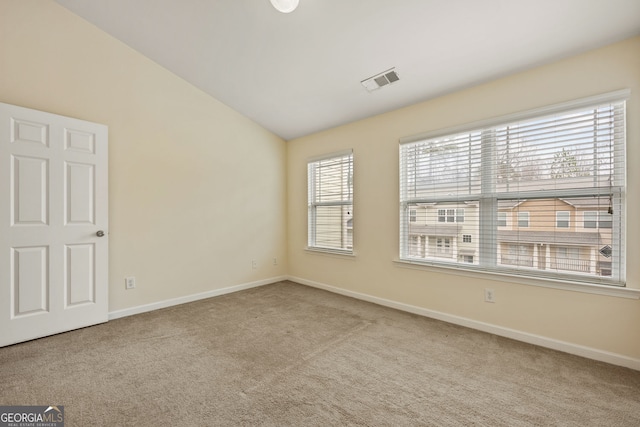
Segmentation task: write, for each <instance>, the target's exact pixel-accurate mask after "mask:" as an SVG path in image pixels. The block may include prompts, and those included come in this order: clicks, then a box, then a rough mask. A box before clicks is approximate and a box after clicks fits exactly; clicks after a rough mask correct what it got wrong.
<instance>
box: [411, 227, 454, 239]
mask: <svg viewBox="0 0 640 427" xmlns="http://www.w3.org/2000/svg"><path fill="white" fill-rule="evenodd" d="M461 230H462V227H461V226H459V225H449V224H437V225H413V224H410V225H409V235H422V236H435V237H453V236H457V235H458V234H460V231H461Z"/></svg>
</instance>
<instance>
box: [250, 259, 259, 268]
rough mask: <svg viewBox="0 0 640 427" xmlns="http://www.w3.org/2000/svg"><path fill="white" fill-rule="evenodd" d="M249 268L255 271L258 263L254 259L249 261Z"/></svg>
mask: <svg viewBox="0 0 640 427" xmlns="http://www.w3.org/2000/svg"><path fill="white" fill-rule="evenodd" d="M251 268H253V269H256V268H258V261H256V260H255V259H252V260H251Z"/></svg>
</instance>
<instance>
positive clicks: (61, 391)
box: [0, 282, 640, 426]
mask: <svg viewBox="0 0 640 427" xmlns="http://www.w3.org/2000/svg"><path fill="white" fill-rule="evenodd" d="M0 404H2V405H9V404H13V405H53V404H57V405H64V407H65V416H66V425H67V426H254V425H265V426H331V425H333V426H342V425H354V426H414V425H424V426H467V425H477V426H551V425H554V426H555V425H560V426H640V372H637V371H633V370H629V369H625V368H620V367H616V366H611V365H607V364H604V363H600V362H594V361H591V360H587V359H583V358H579V357H575V356H571V355H567V354H563V353H559V352H555V351H552V350H547V349H543V348H539V347H535V346H532V345H528V344H523V343H519V342H516V341H511V340H508V339H504V338H500V337H496V336H493V335H489V334H485V333H482V332H477V331H473V330H469V329H466V328H462V327H458V326H454V325H450V324H447V323H443V322H439V321H435V320H431V319H427V318H423V317H419V316H415V315H411V314H407V313H403V312H399V311H395V310H392V309H388V308H384V307H379V306H376V305H373V304H369V303H366V302H362V301H358V300H353V299H350V298H347V297H343V296H340V295H334V294H331V293H328V292H324V291H321V290H317V289H313V288H308V287H305V286H301V285H297V284H294V283H291V282H283V283H277V284H274V285H269V286H264V287H260V288H255V289H251V290H248V291H243V292H238V293H235V294H231V295H225V296H221V297H217V298H211V299H208V300H204V301H199V302H195V303H191V304H185V305H182V306H178V307H173V308H169V309H164V310H158V311H155V312H151V313H146V314H142V315H138V316H132V317H128V318H124V319H118V320H114V321H111V322H109V323H106V324H103V325H99V326H94V327H91V328H86V329H82V330H77V331H73V332H68V333H64V334H60V335H57V336H53V337H48V338H43V339H40V340H36V341H31V342H28V343H23V344H18V345H14V346H11V347H6V348H2V349H0Z"/></svg>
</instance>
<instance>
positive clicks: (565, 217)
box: [556, 211, 570, 228]
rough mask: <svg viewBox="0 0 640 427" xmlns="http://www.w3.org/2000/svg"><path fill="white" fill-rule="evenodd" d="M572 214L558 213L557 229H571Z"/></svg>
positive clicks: (566, 212)
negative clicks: (570, 219)
mask: <svg viewBox="0 0 640 427" xmlns="http://www.w3.org/2000/svg"><path fill="white" fill-rule="evenodd" d="M569 218H570V213H569V212H568V211H556V227H557V228H569Z"/></svg>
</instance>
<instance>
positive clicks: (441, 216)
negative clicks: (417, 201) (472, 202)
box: [438, 209, 447, 222]
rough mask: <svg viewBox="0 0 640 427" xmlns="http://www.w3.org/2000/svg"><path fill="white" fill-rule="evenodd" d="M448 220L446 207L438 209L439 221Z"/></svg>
mask: <svg viewBox="0 0 640 427" xmlns="http://www.w3.org/2000/svg"><path fill="white" fill-rule="evenodd" d="M446 220H447V211H446V209H438V222H445V221H446Z"/></svg>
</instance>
